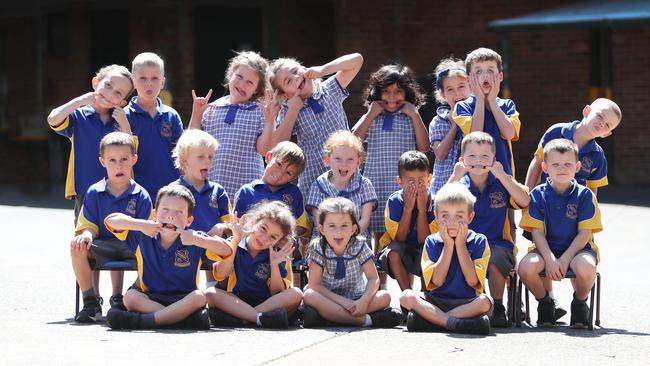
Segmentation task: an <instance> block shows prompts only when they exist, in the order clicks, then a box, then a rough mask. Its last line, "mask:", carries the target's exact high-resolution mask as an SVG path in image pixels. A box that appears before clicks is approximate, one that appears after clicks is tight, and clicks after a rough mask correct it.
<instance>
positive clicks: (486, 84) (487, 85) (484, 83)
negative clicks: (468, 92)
mask: <svg viewBox="0 0 650 366" xmlns="http://www.w3.org/2000/svg"><path fill="white" fill-rule="evenodd" d="M489 87H490V83H489V82H488V81H484V82H483V88H485V89H487V88H489Z"/></svg>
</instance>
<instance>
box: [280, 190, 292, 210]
mask: <svg viewBox="0 0 650 366" xmlns="http://www.w3.org/2000/svg"><path fill="white" fill-rule="evenodd" d="M282 202H284V203H286V204H287V206H289V207H292V206H293V205H292V203H293V197H291V195H290V194H288V193H285V194H283V195H282Z"/></svg>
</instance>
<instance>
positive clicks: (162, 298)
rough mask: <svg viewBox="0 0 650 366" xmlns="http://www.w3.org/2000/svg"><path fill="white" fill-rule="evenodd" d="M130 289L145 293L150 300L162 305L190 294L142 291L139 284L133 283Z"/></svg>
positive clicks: (169, 303)
mask: <svg viewBox="0 0 650 366" xmlns="http://www.w3.org/2000/svg"><path fill="white" fill-rule="evenodd" d="M129 290H136V291H138V292H141V293H143V294H144V295H145V296H147V297H148V298H149V300H151V301H154V302H157V303H159V304H160V305H162V306H165V307H167V306H169V305H171V304H173V303H175V302H179V301H181V300H183V298H185V296H187V295H189V294H174V295H167V294H154V293H152V292H144V291H142V290H141V289H140V288H139V287H138V286H137V285H133V286H131V287H129Z"/></svg>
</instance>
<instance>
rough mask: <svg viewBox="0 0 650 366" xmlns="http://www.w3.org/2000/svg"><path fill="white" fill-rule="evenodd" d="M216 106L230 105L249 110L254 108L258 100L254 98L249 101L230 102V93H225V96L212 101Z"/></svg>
mask: <svg viewBox="0 0 650 366" xmlns="http://www.w3.org/2000/svg"><path fill="white" fill-rule="evenodd" d="M211 104H212V105H214V106H215V107H230V106H236V107H237V108H239V109H244V110H249V109H253V108H255V107H256V106H257V102H256V101H254V100H250V101H248V102H243V103H235V104H233V103H230V95H224V96H223V97H221V98H219V99H217V100H215V101H214V102H212V103H211Z"/></svg>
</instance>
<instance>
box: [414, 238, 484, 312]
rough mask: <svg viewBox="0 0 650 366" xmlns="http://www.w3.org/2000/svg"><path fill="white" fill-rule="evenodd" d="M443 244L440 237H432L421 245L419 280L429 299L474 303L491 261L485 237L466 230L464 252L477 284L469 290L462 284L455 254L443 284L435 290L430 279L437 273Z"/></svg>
mask: <svg viewBox="0 0 650 366" xmlns="http://www.w3.org/2000/svg"><path fill="white" fill-rule="evenodd" d="M443 247H444V242H443V241H442V237H441V236H440V233H436V234H432V235H429V236H428V237H427V240H426V241H425V242H424V250H423V251H422V276H423V278H424V283H426V286H427V291H428V293H429V294H430V295H431V296H435V297H439V298H443V299H473V298H475V297H477V296H479V295H480V294H482V293H483V289H484V286H485V275H486V271H487V266H488V262H489V260H490V246H489V245H488V241H487V239H486V238H485V235H483V234H479V233H476V232H474V230H471V229H469V230H467V251H468V252H469V256H470V258H471V259H472V261H473V262H474V268H475V270H476V276H477V277H478V284H477V285H476V286H475V287H471V286H469V285H468V284H467V281H465V276H464V275H463V271H462V269H461V267H460V263H459V262H458V254H457V253H456V250H455V249H454V253H453V255H452V258H451V262H450V263H449V269H448V270H447V278H446V279H445V283H444V284H443V285H442V286H440V287H435V285H434V284H433V282H432V281H431V279H432V278H433V273H434V272H435V270H436V261H438V259H439V258H440V255H441V254H442V248H443Z"/></svg>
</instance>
